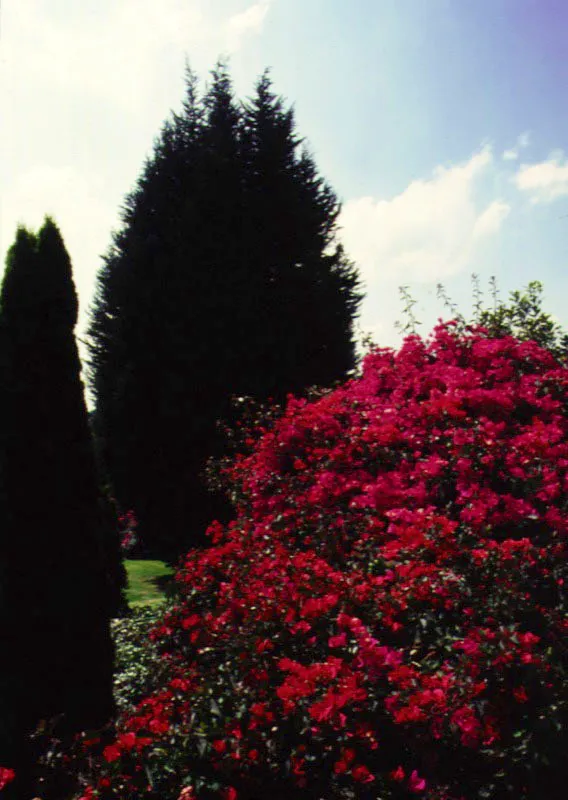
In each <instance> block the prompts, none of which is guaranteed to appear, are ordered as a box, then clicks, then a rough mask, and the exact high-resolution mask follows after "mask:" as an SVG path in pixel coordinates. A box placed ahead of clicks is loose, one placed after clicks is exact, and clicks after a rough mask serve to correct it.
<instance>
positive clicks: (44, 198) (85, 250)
mask: <svg viewBox="0 0 568 800" xmlns="http://www.w3.org/2000/svg"><path fill="white" fill-rule="evenodd" d="M109 208H110V206H109V205H108V204H107V203H105V199H104V180H103V178H102V176H101V175H98V174H96V173H92V174H90V175H85V174H83V173H81V172H79V171H77V170H76V169H74V168H73V167H70V166H67V167H52V166H37V167H32V168H31V169H29V170H28V171H27V172H24V173H22V174H21V175H20V176H19V177H18V179H17V180H16V182H15V184H14V186H13V188H12V190H11V192H10V205H9V206H6V207H5V208H3V213H2V229H3V235H4V237H5V239H6V242H5V244H6V246H8V245H9V244H11V242H12V241H13V240H14V235H15V232H16V227H17V225H18V224H23V225H25V226H26V227H28V228H31V229H32V230H37V229H38V228H39V227H40V226H41V224H42V222H43V219H44V217H45V215H46V214H49V215H51V216H53V217H54V219H55V222H56V223H57V225H58V226H59V227H60V229H61V233H62V235H63V239H64V241H65V244H66V247H67V250H68V251H69V255H70V256H71V260H72V263H73V276H74V280H75V285H76V287H77V291H78V293H79V296H80V298H82V300H83V302H82V303H81V317H82V319H83V320H84V319H85V315H86V308H85V300H86V299H87V298H88V297H89V296H90V295H91V293H92V289H93V283H94V278H95V273H96V270H97V269H98V267H99V266H100V262H99V255H101V254H102V253H103V252H104V251H105V250H106V248H107V247H108V244H109V241H110V237H109V233H110V230H111V229H112V227H113V226H114V225H115V222H116V209H115V210H113V211H110V210H109Z"/></svg>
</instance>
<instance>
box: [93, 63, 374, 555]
mask: <svg viewBox="0 0 568 800" xmlns="http://www.w3.org/2000/svg"><path fill="white" fill-rule="evenodd" d="M299 145H300V140H299V138H298V136H297V134H296V130H295V121H294V115H293V112H292V110H291V109H288V108H285V106H284V103H283V101H282V100H281V99H280V98H278V97H277V96H276V95H274V93H273V92H272V88H271V82H270V78H269V76H268V74H265V75H263V76H262V77H261V79H260V80H259V82H258V85H257V88H256V95H255V97H254V98H253V100H252V101H251V102H249V103H248V104H247V105H246V106H242V105H240V104H238V103H237V101H236V99H235V97H234V93H233V88H232V84H231V79H230V76H229V73H228V70H227V68H226V66H224V65H223V64H219V65H218V66H217V68H216V69H215V70H214V72H213V74H212V81H211V84H210V86H209V88H208V90H207V92H206V94H205V96H204V97H203V98H198V96H197V87H196V79H195V76H194V75H193V74H192V73H191V72H188V80H187V94H186V100H185V103H184V107H183V110H182V112H181V113H180V114H178V115H173V116H172V118H171V120H169V121H168V122H167V123H166V125H165V126H164V128H163V130H162V133H161V135H160V137H159V139H158V140H157V141H156V143H155V146H154V152H153V155H152V157H151V158H150V159H149V160H148V161H147V163H146V165H145V167H144V170H143V172H142V175H141V177H140V179H139V181H138V183H137V186H136V187H135V189H134V191H133V192H132V193H131V194H130V195H129V196H128V199H127V203H126V205H125V208H124V210H123V217H122V226H121V229H120V230H119V232H118V233H116V234H115V235H114V239H113V244H112V247H111V249H110V250H109V252H108V253H107V255H106V257H105V259H104V265H103V268H102V270H101V272H100V274H99V280H98V290H97V295H96V299H95V303H94V307H93V314H92V324H91V327H90V348H91V363H92V381H93V388H94V392H95V396H96V401H97V415H98V421H97V425H98V428H99V429H100V430H101V431H102V432H103V437H104V439H105V445H106V457H107V463H108V467H109V473H110V475H111V479H112V481H113V485H114V490H115V493H116V496H117V499H118V500H119V502H120V503H121V505H123V506H127V507H131V508H133V509H134V511H135V512H136V514H137V516H138V517H139V520H140V523H141V524H140V531H141V535H142V538H143V540H144V541H145V543H146V545H147V546H148V547H149V548H150V550H151V551H153V552H154V553H156V554H158V553H159V554H164V553H166V554H167V553H168V552H169V553H170V554H175V553H179V552H180V551H181V550H182V549H183V548H186V547H188V546H190V545H191V544H195V543H199V542H201V541H203V540H202V538H201V532H202V531H203V529H204V527H205V525H206V524H207V522H208V521H210V520H211V518H212V517H213V516H215V515H221V516H223V515H224V514H226V512H227V509H226V508H224V507H223V506H221V505H220V503H221V500H220V499H218V498H213V497H212V496H211V495H209V494H208V492H207V490H206V489H205V486H204V485H203V483H202V482H201V478H200V473H201V472H202V470H203V468H204V466H205V463H206V460H207V458H208V457H209V456H211V455H215V454H218V450H217V448H218V446H219V442H218V439H217V438H216V437H217V433H216V422H217V420H218V419H220V418H223V417H226V415H227V414H228V413H229V410H230V402H229V401H230V397H231V395H233V394H241V395H242V394H246V395H252V396H254V397H255V398H257V399H259V400H263V399H266V398H267V397H269V396H270V397H273V398H275V399H282V398H283V397H284V396H285V395H286V394H287V393H288V392H290V391H293V392H302V391H303V390H305V389H306V388H307V387H309V386H311V385H314V384H319V385H329V384H330V383H332V382H333V381H335V380H339V379H342V378H344V377H345V376H346V374H347V373H348V372H349V370H350V369H352V368H353V367H354V364H355V354H354V343H353V336H352V325H353V319H354V317H355V315H356V313H357V308H358V304H359V302H360V294H359V287H358V282H357V277H356V273H355V270H354V268H353V266H352V264H351V263H350V262H349V261H348V260H347V258H346V257H345V255H344V254H343V252H342V250H341V248H340V246H338V244H337V242H336V236H335V234H336V220H337V216H338V213H339V205H338V202H337V199H336V197H335V195H334V194H333V192H332V190H331V189H330V188H329V186H328V185H327V184H326V183H325V182H324V181H323V179H322V178H321V177H320V176H319V175H318V173H317V169H316V166H315V163H314V161H313V159H312V158H311V157H310V156H309V155H308V154H307V153H306V152H299ZM223 502H224V501H223Z"/></svg>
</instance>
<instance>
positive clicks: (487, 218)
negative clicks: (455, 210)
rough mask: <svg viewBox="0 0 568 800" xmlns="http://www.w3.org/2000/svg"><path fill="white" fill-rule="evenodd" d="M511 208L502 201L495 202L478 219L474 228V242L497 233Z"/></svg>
mask: <svg viewBox="0 0 568 800" xmlns="http://www.w3.org/2000/svg"><path fill="white" fill-rule="evenodd" d="M510 210H511V206H510V205H508V203H504V202H503V201H502V200H494V201H493V202H492V203H491V204H490V205H488V206H487V208H486V209H485V211H484V212H483V213H482V214H481V215H480V216H479V217H478V218H477V220H476V221H475V225H474V226H473V240H474V241H477V240H479V239H480V238H481V237H483V236H491V235H492V234H494V233H497V232H498V231H499V229H500V227H501V225H502V223H503V221H504V220H505V219H506V218H507V217H508V215H509V212H510Z"/></svg>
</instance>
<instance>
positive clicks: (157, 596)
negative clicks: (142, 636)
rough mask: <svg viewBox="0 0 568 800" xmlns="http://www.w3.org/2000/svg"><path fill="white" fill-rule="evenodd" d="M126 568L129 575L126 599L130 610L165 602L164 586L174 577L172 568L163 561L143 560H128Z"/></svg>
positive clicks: (125, 563) (125, 564)
mask: <svg viewBox="0 0 568 800" xmlns="http://www.w3.org/2000/svg"><path fill="white" fill-rule="evenodd" d="M124 566H125V567H126V572H127V574H128V588H127V589H126V599H127V600H128V605H129V606H130V608H137V607H139V606H155V605H158V604H159V603H162V602H163V601H164V600H165V598H166V595H165V593H164V589H163V586H164V584H165V583H167V581H168V578H170V577H171V576H172V575H173V569H172V568H171V567H168V566H167V564H165V563H164V562H163V561H145V560H143V559H126V560H125V562H124Z"/></svg>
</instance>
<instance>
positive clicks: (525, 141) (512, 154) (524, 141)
mask: <svg viewBox="0 0 568 800" xmlns="http://www.w3.org/2000/svg"><path fill="white" fill-rule="evenodd" d="M529 144H530V133H529V132H528V131H525V132H524V133H521V135H520V136H519V137H518V138H517V142H516V144H515V146H514V147H511V148H510V149H509V150H505V151H504V152H503V155H502V156H501V158H502V159H503V161H516V160H517V159H518V157H519V155H520V152H521V150H525V149H526V148H527V147H528V146H529Z"/></svg>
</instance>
